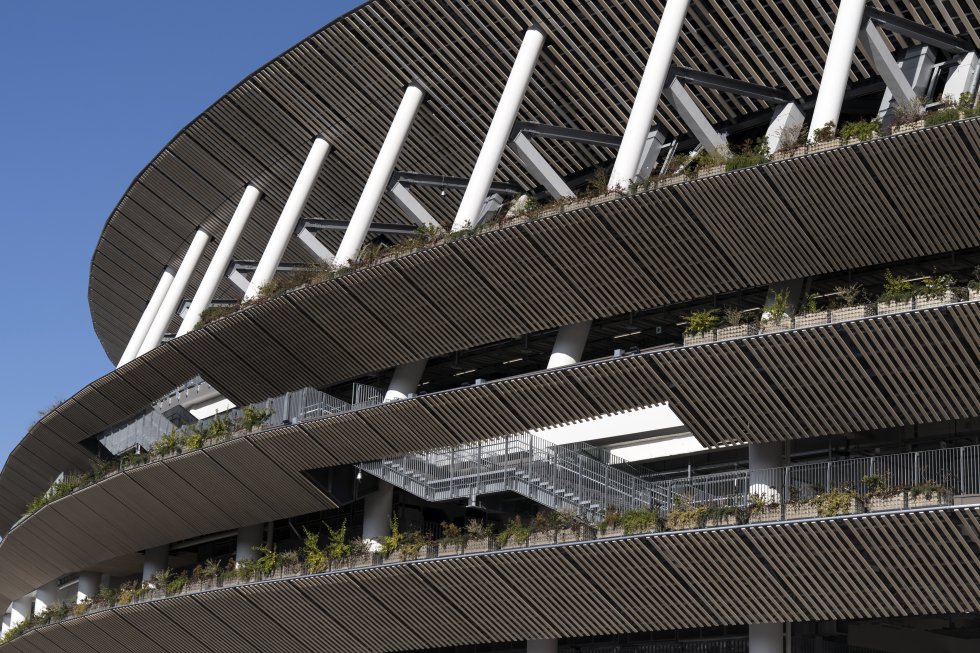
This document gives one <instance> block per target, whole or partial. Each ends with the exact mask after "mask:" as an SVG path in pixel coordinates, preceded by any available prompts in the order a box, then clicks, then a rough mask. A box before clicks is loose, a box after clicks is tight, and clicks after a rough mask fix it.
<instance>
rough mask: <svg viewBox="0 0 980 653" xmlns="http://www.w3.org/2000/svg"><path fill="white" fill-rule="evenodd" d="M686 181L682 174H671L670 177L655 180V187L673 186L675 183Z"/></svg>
mask: <svg viewBox="0 0 980 653" xmlns="http://www.w3.org/2000/svg"><path fill="white" fill-rule="evenodd" d="M685 181H687V177H685V176H684V175H671V176H670V177H664V178H663V179H661V180H660V181H658V182H657V188H663V187H664V186H673V185H675V184H681V183H684V182H685Z"/></svg>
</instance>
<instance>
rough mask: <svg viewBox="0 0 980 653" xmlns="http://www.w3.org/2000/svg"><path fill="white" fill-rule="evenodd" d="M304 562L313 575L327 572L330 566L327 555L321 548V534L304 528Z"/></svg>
mask: <svg viewBox="0 0 980 653" xmlns="http://www.w3.org/2000/svg"><path fill="white" fill-rule="evenodd" d="M303 560H304V563H305V564H306V568H307V569H309V570H310V572H311V573H314V574H317V573H320V572H321V571H326V569H327V566H328V565H329V564H330V563H329V560H328V558H327V553H326V551H324V550H323V549H321V548H320V534H319V533H314V532H312V531H310V530H308V529H307V528H306V527H305V526H304V527H303Z"/></svg>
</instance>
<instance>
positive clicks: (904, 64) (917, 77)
mask: <svg viewBox="0 0 980 653" xmlns="http://www.w3.org/2000/svg"><path fill="white" fill-rule="evenodd" d="M935 63H936V53H935V52H934V51H933V50H932V48H930V47H929V46H927V45H921V46H918V47H914V48H909V49H908V50H906V52H905V54H904V56H903V57H902V60H901V61H900V62H899V63H898V67H899V70H900V71H901V72H902V74H903V75H905V79H907V80H908V82H909V84H911V88H912V92H913V94H914V95H915V96H921V95H924V94H925V92H926V91H927V90H928V88H929V80H930V79H931V78H932V68H933V66H934V65H935ZM894 100H895V95H894V94H893V93H892V91H891V90H890V89H888V88H886V89H885V93H884V95H882V97H881V105H880V106H879V107H878V117H879V118H881V121H882V125H884V126H885V127H887V126H889V125H890V124H891V123H892V118H893V114H894V113H895V111H894V109H895V106H894V105H895V102H893V101H894Z"/></svg>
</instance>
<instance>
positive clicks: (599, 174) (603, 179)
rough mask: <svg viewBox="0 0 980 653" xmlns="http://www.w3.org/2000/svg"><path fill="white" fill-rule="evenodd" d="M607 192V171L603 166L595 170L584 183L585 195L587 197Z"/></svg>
mask: <svg viewBox="0 0 980 653" xmlns="http://www.w3.org/2000/svg"><path fill="white" fill-rule="evenodd" d="M608 192H609V173H608V172H606V170H605V168H602V169H600V170H597V171H596V173H595V175H593V176H592V179H590V180H589V183H588V184H586V185H585V195H586V196H588V197H598V196H601V195H605V194H607V193H608Z"/></svg>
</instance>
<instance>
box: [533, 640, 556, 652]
mask: <svg viewBox="0 0 980 653" xmlns="http://www.w3.org/2000/svg"><path fill="white" fill-rule="evenodd" d="M527 653H558V640H557V639H529V640H527Z"/></svg>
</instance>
